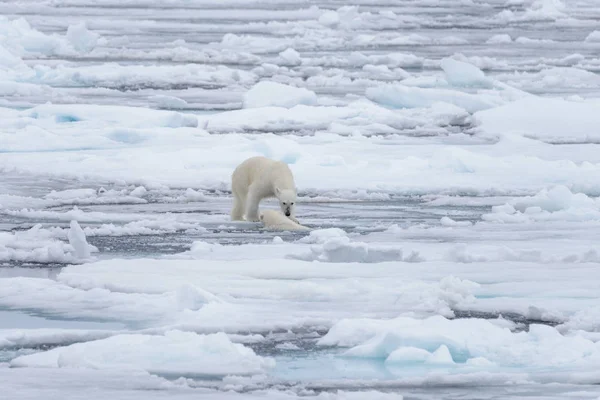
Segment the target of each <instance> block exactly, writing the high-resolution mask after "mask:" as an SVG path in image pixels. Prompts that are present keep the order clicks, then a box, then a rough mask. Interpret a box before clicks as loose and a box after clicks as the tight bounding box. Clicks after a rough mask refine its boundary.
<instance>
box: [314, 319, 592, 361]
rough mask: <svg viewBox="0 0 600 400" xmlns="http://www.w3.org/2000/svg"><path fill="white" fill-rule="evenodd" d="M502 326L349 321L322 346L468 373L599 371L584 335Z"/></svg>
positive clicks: (334, 330)
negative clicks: (472, 369)
mask: <svg viewBox="0 0 600 400" xmlns="http://www.w3.org/2000/svg"><path fill="white" fill-rule="evenodd" d="M503 325H504V324H503V323H502V321H500V320H497V321H494V320H484V319H474V318H470V319H456V320H449V319H446V318H444V317H441V316H434V317H430V318H426V319H422V320H421V319H414V318H409V317H400V318H396V319H392V320H374V319H349V320H342V321H340V322H338V323H337V324H336V325H334V326H333V327H332V328H331V329H330V330H329V332H328V333H327V335H325V336H324V337H323V338H321V339H320V340H319V342H318V343H319V345H326V346H332V345H334V346H344V347H348V346H353V347H351V348H350V349H349V350H347V351H346V352H345V353H344V357H361V358H382V359H384V360H385V361H386V364H387V363H392V364H396V365H397V364H399V363H401V364H414V363H434V364H441V365H447V366H454V367H455V368H465V367H469V365H471V364H473V363H476V364H478V365H479V366H480V367H485V365H486V364H487V365H488V366H500V367H524V366H528V367H538V368H540V369H544V368H548V369H550V368H553V367H564V366H565V365H569V366H570V367H571V368H573V369H586V368H590V367H592V366H594V365H598V359H599V358H598V357H600V346H598V344H597V343H594V342H593V341H592V340H589V339H586V338H584V337H582V336H579V335H576V334H575V335H570V336H563V335H561V334H560V333H559V332H558V331H557V330H556V328H553V327H550V326H545V325H531V326H530V328H529V332H512V331H511V330H510V329H508V328H507V327H505V326H503Z"/></svg>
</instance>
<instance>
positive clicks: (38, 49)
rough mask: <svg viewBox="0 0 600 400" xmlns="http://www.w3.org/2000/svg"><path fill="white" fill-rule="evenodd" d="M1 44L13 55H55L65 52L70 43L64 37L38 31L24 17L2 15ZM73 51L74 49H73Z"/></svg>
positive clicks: (0, 25) (0, 27)
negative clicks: (10, 18) (12, 17)
mask: <svg viewBox="0 0 600 400" xmlns="http://www.w3.org/2000/svg"><path fill="white" fill-rule="evenodd" d="M0 45H2V46H4V47H5V48H6V49H8V50H9V51H10V52H11V53H12V54H13V55H17V56H24V55H29V54H35V55H37V54H41V55H47V56H49V55H55V54H60V53H65V52H66V51H67V50H68V44H67V43H66V41H65V39H64V37H60V36H58V35H46V34H44V33H42V32H40V31H37V30H35V29H33V28H32V27H31V25H29V22H27V21H26V20H25V19H23V18H18V19H14V20H10V21H9V20H8V19H7V18H6V17H4V16H0ZM71 52H72V50H71Z"/></svg>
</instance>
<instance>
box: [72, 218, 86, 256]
mask: <svg viewBox="0 0 600 400" xmlns="http://www.w3.org/2000/svg"><path fill="white" fill-rule="evenodd" d="M70 226H71V228H70V229H69V232H68V234H67V235H68V238H69V244H70V245H71V246H73V249H75V254H76V255H77V258H80V259H82V260H85V259H88V258H90V245H89V244H88V242H87V239H86V237H85V233H84V232H83V229H81V226H79V223H78V222H77V221H75V220H72V221H71V225H70Z"/></svg>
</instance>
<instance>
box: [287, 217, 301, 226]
mask: <svg viewBox="0 0 600 400" xmlns="http://www.w3.org/2000/svg"><path fill="white" fill-rule="evenodd" d="M288 218H289V219H291V220H292V221H294V222H295V223H297V224H298V225H300V222H298V220H297V219H296V217H295V216H293V215H290V216H289V217H288Z"/></svg>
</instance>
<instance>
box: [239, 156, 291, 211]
mask: <svg viewBox="0 0 600 400" xmlns="http://www.w3.org/2000/svg"><path fill="white" fill-rule="evenodd" d="M231 191H232V192H233V209H232V210H231V219H232V220H233V221H240V220H242V219H243V218H244V216H245V217H246V220H247V221H254V222H258V221H259V219H260V218H259V215H258V204H259V203H260V201H261V200H262V199H264V198H267V197H277V199H278V200H279V206H280V207H281V212H283V213H284V214H285V216H287V217H289V218H290V219H292V220H293V221H295V220H296V217H295V214H296V213H295V209H296V184H295V183H294V176H293V175H292V171H291V170H290V168H289V167H288V166H287V164H286V163H284V162H281V161H275V160H271V159H269V158H266V157H260V156H259V157H252V158H249V159H247V160H246V161H244V162H243V163H241V164H240V165H238V167H237V168H236V169H235V171H233V174H232V175H231Z"/></svg>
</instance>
